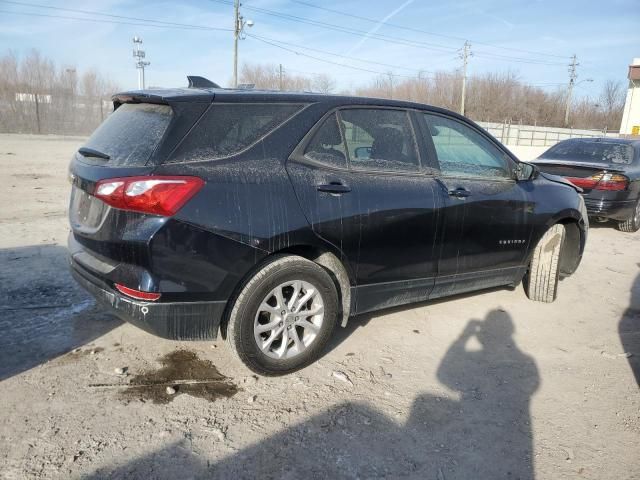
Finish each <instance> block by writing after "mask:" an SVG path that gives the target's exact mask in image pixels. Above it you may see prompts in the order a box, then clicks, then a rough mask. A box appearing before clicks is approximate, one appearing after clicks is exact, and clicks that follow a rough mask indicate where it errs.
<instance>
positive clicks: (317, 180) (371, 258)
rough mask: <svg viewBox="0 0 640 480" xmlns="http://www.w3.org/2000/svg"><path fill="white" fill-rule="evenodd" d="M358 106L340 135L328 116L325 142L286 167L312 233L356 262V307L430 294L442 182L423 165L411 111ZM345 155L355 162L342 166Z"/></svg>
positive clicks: (372, 306)
mask: <svg viewBox="0 0 640 480" xmlns="http://www.w3.org/2000/svg"><path fill="white" fill-rule="evenodd" d="M358 110H359V111H358V113H357V114H354V115H349V113H346V114H345V115H344V118H342V119H341V120H340V121H341V122H342V123H341V129H340V136H339V137H338V136H336V135H335V132H333V133H332V132H330V131H329V130H330V129H332V128H333V127H332V126H331V125H333V119H332V117H329V119H331V120H329V119H328V121H329V122H330V123H328V124H327V126H326V128H324V127H323V128H321V129H319V130H318V131H317V132H316V133H315V134H314V136H318V137H320V140H317V141H316V139H313V140H311V141H310V142H309V144H308V146H307V147H306V150H305V151H304V153H303V154H302V155H300V154H299V153H300V152H298V155H296V154H295V152H294V155H293V156H292V158H291V160H290V161H289V162H288V167H287V169H288V171H289V175H290V177H291V180H292V182H293V184H294V188H295V190H296V194H297V195H298V198H299V200H300V204H301V206H302V209H303V211H304V212H305V215H307V218H308V220H309V222H310V223H311V225H312V228H313V230H314V232H315V233H316V234H317V235H318V236H319V237H321V238H323V239H325V240H326V241H328V242H331V243H332V244H333V245H335V246H336V248H337V249H339V250H340V251H341V253H342V255H343V259H344V260H345V261H346V262H348V264H349V265H350V269H351V272H352V275H353V279H352V281H353V283H354V287H355V292H354V293H355V295H354V297H355V309H354V313H355V312H357V313H362V312H366V311H370V310H375V309H378V308H383V307H387V306H393V305H398V304H402V303H408V302H412V301H416V300H425V299H427V298H428V296H429V293H430V291H431V289H432V287H433V284H434V281H435V276H436V273H437V267H438V265H437V258H436V257H435V252H434V248H435V245H436V235H437V233H438V225H439V222H440V218H439V211H438V207H439V206H440V203H441V202H440V198H439V196H440V190H439V187H438V184H437V181H436V180H435V178H433V177H427V176H425V175H424V174H423V173H422V171H421V167H420V163H419V157H418V153H417V149H416V146H415V143H412V142H414V139H413V136H412V135H413V134H412V133H411V137H407V136H406V135H405V126H404V125H403V124H402V122H403V121H405V120H403V119H406V122H407V123H406V125H408V127H407V128H410V125H411V124H410V120H409V117H408V115H407V113H406V112H404V111H402V110H400V111H395V110H394V111H393V112H395V113H396V114H397V115H394V114H390V113H389V111H387V110H383V109H380V110H376V111H373V112H370V113H369V114H366V113H365V112H363V111H362V110H361V109H358ZM342 112H343V111H341V114H342ZM372 118H373V119H378V120H379V122H381V123H382V124H383V126H382V129H381V130H379V129H377V127H376V125H374V124H375V122H373V121H372ZM372 125H373V127H376V128H373V127H372ZM358 129H362V130H364V132H363V131H359V130H358ZM320 130H324V131H323V132H322V133H321V132H320ZM345 137H347V138H348V139H349V141H347V142H346V145H345V144H344V143H343V139H344V138H345ZM389 142H401V143H402V144H398V143H395V144H394V145H389V144H388V143H389ZM412 149H413V150H415V151H412ZM356 150H357V153H356ZM394 151H396V153H397V156H394ZM345 154H346V155H345ZM343 155H344V156H345V157H346V158H347V159H348V160H349V166H350V167H351V166H353V163H355V164H356V165H355V166H353V167H354V168H350V167H348V168H342V167H340V166H338V165H337V163H339V162H341V161H342V156H343ZM352 155H353V156H355V155H358V158H357V159H351V156H352ZM329 156H330V157H331V158H329ZM319 161H320V162H323V164H319V163H318V162H319ZM328 163H332V165H329V164H328ZM385 170H386V171H385ZM332 190H340V191H332Z"/></svg>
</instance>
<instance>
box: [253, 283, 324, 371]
mask: <svg viewBox="0 0 640 480" xmlns="http://www.w3.org/2000/svg"><path fill="white" fill-rule="evenodd" d="M323 321H324V300H323V299H322V295H320V292H319V291H318V289H317V288H316V287H315V286H314V285H312V284H311V283H309V282H305V281H302V280H292V281H290V282H285V283H281V284H280V285H278V286H277V287H276V288H274V289H273V290H271V291H270V292H269V293H268V294H267V296H266V297H264V299H263V300H262V302H261V303H260V306H259V307H258V312H257V313H256V316H255V320H254V323H253V335H254V337H255V340H256V343H257V345H258V348H260V350H261V351H262V353H264V354H265V355H267V356H269V357H271V358H277V359H286V358H292V357H295V356H297V355H300V354H301V353H302V352H304V351H305V350H306V349H307V348H309V346H310V345H311V344H312V343H313V342H314V341H315V340H316V338H317V337H318V334H319V333H320V328H321V326H322V322H323Z"/></svg>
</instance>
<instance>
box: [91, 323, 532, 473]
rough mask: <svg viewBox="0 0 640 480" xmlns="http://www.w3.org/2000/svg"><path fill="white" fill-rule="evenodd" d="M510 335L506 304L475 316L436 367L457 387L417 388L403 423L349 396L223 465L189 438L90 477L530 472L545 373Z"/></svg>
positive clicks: (448, 383)
mask: <svg viewBox="0 0 640 480" xmlns="http://www.w3.org/2000/svg"><path fill="white" fill-rule="evenodd" d="M513 333H514V323H513V321H512V319H511V317H510V315H509V314H508V313H506V312H503V311H497V310H494V311H491V312H490V313H489V314H488V315H487V316H486V318H484V319H482V320H479V319H477V320H470V321H469V322H468V323H467V325H466V327H465V328H464V330H463V331H462V332H461V333H460V335H459V336H458V338H457V339H456V340H455V341H454V342H453V344H452V345H451V346H450V347H449V349H448V351H447V352H446V354H445V356H444V358H443V359H442V360H441V362H440V364H439V367H438V370H437V377H438V379H439V381H440V382H441V383H442V384H443V385H445V386H446V387H448V388H449V389H450V390H452V391H453V392H454V394H453V395H452V396H451V397H444V396H439V395H434V394H431V393H428V392H425V393H421V394H419V395H418V396H417V397H416V398H415V400H414V401H413V404H412V406H411V409H410V411H409V412H408V416H407V417H406V420H397V419H396V418H393V417H392V416H389V414H388V413H385V412H384V411H383V410H378V409H377V408H376V407H375V406H372V405H369V404H364V403H360V402H345V403H340V404H337V405H334V406H332V407H330V408H329V409H328V410H326V411H324V412H322V413H320V414H318V415H316V416H313V417H311V418H309V419H308V420H306V421H304V422H302V423H299V424H297V425H292V426H290V427H288V428H286V429H285V430H283V431H281V432H280V433H277V434H275V435H273V436H270V437H268V438H266V439H265V440H263V441H261V442H259V443H257V444H255V445H253V446H250V447H248V448H245V449H243V450H239V451H237V452H236V453H234V454H233V455H231V456H229V457H227V458H224V459H223V460H221V461H218V462H217V463H215V462H213V461H210V460H207V458H206V457H205V456H204V455H203V453H201V452H198V451H196V450H193V449H192V447H191V446H190V444H189V443H188V442H186V441H185V442H177V443H173V444H171V445H168V446H167V447H166V448H164V449H161V450H159V451H156V452H153V453H151V454H149V455H147V456H145V457H142V458H138V459H136V460H134V461H132V462H129V463H127V464H125V465H121V466H112V467H103V468H100V469H98V470H96V471H94V472H93V474H92V475H91V476H89V478H139V477H140V478H143V477H144V478H234V479H243V478H247V479H248V478H252V479H253V478H264V479H267V478H278V479H296V478H332V479H334V478H335V479H340V478H399V477H402V478H421V479H422V478H429V479H437V480H441V479H447V480H451V479H465V480H467V479H471V478H477V479H481V478H482V479H485V478H512V479H522V480H526V479H532V478H534V468H533V460H532V455H533V438H532V431H531V419H530V408H529V407H530V400H531V396H532V395H533V393H534V392H535V391H536V390H537V388H538V385H539V382H540V380H539V375H538V369H537V367H536V364H535V362H534V360H533V358H531V357H530V356H528V355H527V354H526V353H524V352H522V351H521V350H520V349H519V348H518V346H517V345H516V343H515V341H514V338H513ZM472 339H473V341H472ZM473 347H475V348H473ZM375 388H377V387H375ZM380 388H383V386H380ZM387 388H389V387H387ZM391 388H392V387H391ZM456 397H457V398H456ZM389 407H391V408H389ZM387 410H391V411H394V410H395V407H393V403H392V400H390V405H388V406H387ZM230 428H231V429H232V428H233V426H230Z"/></svg>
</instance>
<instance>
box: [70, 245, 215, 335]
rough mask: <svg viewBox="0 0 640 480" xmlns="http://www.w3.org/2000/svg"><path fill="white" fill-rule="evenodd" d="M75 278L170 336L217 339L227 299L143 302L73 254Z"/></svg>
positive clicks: (123, 312) (137, 321)
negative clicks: (118, 290) (124, 293)
mask: <svg viewBox="0 0 640 480" xmlns="http://www.w3.org/2000/svg"><path fill="white" fill-rule="evenodd" d="M70 264H71V265H70V266H71V273H72V275H73V277H74V278H75V280H76V281H77V282H78V283H79V284H80V285H81V286H82V287H83V288H84V289H85V290H87V291H88V292H89V293H90V294H91V295H93V296H94V297H95V298H96V300H97V301H98V303H100V304H101V305H103V306H105V307H107V308H108V309H109V310H110V311H111V312H113V313H114V314H115V315H116V316H118V317H119V318H121V319H122V320H124V321H126V322H128V323H131V324H133V325H135V326H136V327H139V328H141V329H142V330H144V331H146V332H149V333H152V334H154V335H157V336H159V337H162V338H166V339H170V340H208V339H215V338H216V337H217V334H218V329H219V327H220V322H221V320H222V316H223V314H224V309H225V307H226V304H227V302H224V301H222V302H212V301H208V302H159V303H154V302H142V301H137V300H133V299H131V298H128V297H126V296H124V295H122V294H120V293H119V292H117V291H115V290H113V289H112V288H111V287H110V286H109V285H108V284H107V283H105V282H104V281H103V280H101V279H100V278H99V277H97V276H95V275H94V274H92V273H91V272H90V271H88V270H87V269H86V268H84V267H83V266H82V265H80V264H79V263H78V262H77V261H75V260H74V259H73V257H71V258H70Z"/></svg>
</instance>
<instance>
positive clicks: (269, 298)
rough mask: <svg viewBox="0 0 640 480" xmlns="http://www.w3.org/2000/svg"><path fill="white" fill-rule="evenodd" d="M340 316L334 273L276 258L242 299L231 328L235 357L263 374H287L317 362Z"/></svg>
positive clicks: (304, 261) (231, 316)
mask: <svg viewBox="0 0 640 480" xmlns="http://www.w3.org/2000/svg"><path fill="white" fill-rule="evenodd" d="M337 315H338V294H337V291H336V287H335V284H334V283H333V280H332V279H331V277H330V276H329V274H328V273H327V272H326V271H325V270H324V269H323V268H322V267H320V266H319V265H317V264H316V263H314V262H312V261H310V260H307V259H305V258H303V257H299V256H295V255H286V256H275V257H273V258H272V259H270V261H269V262H268V263H266V264H265V265H263V266H262V267H261V268H260V269H259V270H258V272H257V273H255V275H253V277H251V278H250V279H249V280H248V281H247V282H246V283H245V285H244V286H243V288H242V290H241V291H240V293H239V294H238V295H237V297H236V299H235V301H234V303H233V307H232V309H231V312H230V314H229V317H228V320H227V324H226V339H227V343H228V344H229V346H230V347H231V350H232V351H233V352H234V353H235V355H236V356H237V357H238V358H239V359H240V361H242V363H244V364H245V365H246V366H247V367H249V369H251V370H252V371H254V372H256V373H258V374H261V375H282V374H286V373H290V372H293V371H295V370H298V369H300V368H303V367H305V366H307V365H309V364H310V363H312V362H313V361H315V360H316V359H317V358H318V357H319V356H320V354H321V353H322V350H323V349H324V347H325V346H326V344H327V342H328V340H329V338H330V337H331V333H332V332H333V329H334V327H335V324H336V321H337Z"/></svg>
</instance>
